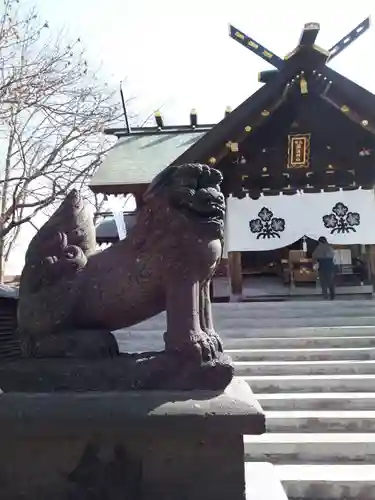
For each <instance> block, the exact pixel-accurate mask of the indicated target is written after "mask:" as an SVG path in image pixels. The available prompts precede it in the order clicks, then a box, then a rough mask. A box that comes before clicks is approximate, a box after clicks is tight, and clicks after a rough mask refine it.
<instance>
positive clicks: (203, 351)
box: [164, 331, 222, 362]
mask: <svg viewBox="0 0 375 500" xmlns="http://www.w3.org/2000/svg"><path fill="white" fill-rule="evenodd" d="M168 337H169V335H168V333H166V334H165V335H164V340H165V348H166V351H175V352H176V353H179V354H182V355H183V356H184V357H186V358H192V359H195V360H197V361H198V362H207V361H212V360H215V359H216V358H217V356H218V354H219V353H220V352H222V351H219V350H218V344H217V339H218V340H219V338H218V337H217V338H216V337H215V336H211V335H208V334H207V333H205V332H203V331H201V332H197V333H194V334H193V335H190V337H189V338H188V339H187V340H185V341H182V342H181V343H175V342H173V343H170V342H168ZM220 347H221V343H220Z"/></svg>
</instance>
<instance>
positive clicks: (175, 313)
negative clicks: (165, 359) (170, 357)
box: [164, 278, 215, 362]
mask: <svg viewBox="0 0 375 500" xmlns="http://www.w3.org/2000/svg"><path fill="white" fill-rule="evenodd" d="M200 290H201V287H200V283H199V282H198V281H191V280H189V279H183V278H180V279H175V280H171V281H169V282H168V283H167V290H166V310H167V331H166V333H165V334H164V341H165V349H166V351H170V352H176V353H179V354H184V355H185V356H186V357H191V358H195V359H196V360H197V361H198V362H201V361H209V360H211V359H212V358H213V357H215V350H214V349H213V346H212V342H211V341H210V338H209V337H208V335H207V334H206V333H205V332H204V331H203V330H202V329H201V326H200V318H199V311H200V304H199V303H200Z"/></svg>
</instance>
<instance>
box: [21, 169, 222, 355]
mask: <svg viewBox="0 0 375 500" xmlns="http://www.w3.org/2000/svg"><path fill="white" fill-rule="evenodd" d="M221 180H222V176H221V174H220V172H218V171H217V170H215V169H212V168H210V167H208V166H206V165H200V164H186V165H181V166H170V167H168V168H166V169H165V170H164V171H162V172H161V173H160V174H159V175H158V176H157V177H156V178H155V179H154V181H153V182H152V183H151V185H150V187H149V189H148V190H147V192H146V193H145V195H144V204H143V206H142V208H141V209H140V211H139V213H138V216H137V222H136V224H135V226H134V227H133V228H132V229H131V230H130V231H129V233H128V236H127V238H126V239H125V240H122V241H120V242H118V243H116V244H114V245H112V246H111V247H110V248H108V249H106V250H104V251H102V252H99V253H95V229H94V226H93V223H92V221H91V219H90V217H89V215H88V214H87V212H86V210H85V209H84V205H83V202H82V200H81V197H80V196H79V193H78V192H77V191H72V192H71V193H70V194H69V195H68V196H67V198H66V199H65V201H64V202H63V203H62V205H61V206H60V207H59V209H58V210H57V211H56V212H55V213H54V215H52V217H51V218H50V219H49V221H48V222H47V223H46V224H45V225H44V226H43V227H42V228H41V229H40V231H39V232H38V233H37V234H36V235H35V237H34V238H33V240H32V241H31V243H30V246H29V248H28V251H27V254H26V262H25V268H24V270H23V273H22V277H21V283H20V301H19V311H18V324H19V331H20V334H21V336H22V337H23V338H24V339H33V341H36V342H42V341H43V339H48V338H49V337H50V336H59V335H64V332H67V331H74V332H75V335H79V334H80V331H88V330H105V329H107V330H111V331H112V330H115V329H118V328H122V327H127V326H131V325H134V324H136V323H138V322H140V321H143V320H145V319H147V318H150V317H152V316H154V315H156V314H158V313H159V312H161V311H163V310H167V318H168V319H167V328H166V333H165V344H166V351H167V352H179V353H185V354H186V355H189V356H192V357H195V358H197V359H198V358H199V359H201V360H202V359H205V360H209V359H212V358H214V357H215V356H216V355H217V353H218V352H220V351H221V343H220V340H219V338H218V336H217V335H216V333H215V330H214V327H213V323H212V314H211V304H210V300H209V282H210V278H211V277H212V274H213V273H214V271H215V269H216V267H217V265H218V263H219V261H220V258H221V254H222V239H223V226H224V214H225V201H224V196H223V195H222V193H221V192H220V188H219V184H220V182H221Z"/></svg>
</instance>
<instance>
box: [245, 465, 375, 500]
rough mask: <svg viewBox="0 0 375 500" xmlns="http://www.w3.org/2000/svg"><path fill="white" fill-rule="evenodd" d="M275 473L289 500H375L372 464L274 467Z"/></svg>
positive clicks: (374, 475)
mask: <svg viewBox="0 0 375 500" xmlns="http://www.w3.org/2000/svg"><path fill="white" fill-rule="evenodd" d="M247 467H248V464H246V465H245V471H246V476H247ZM275 472H276V474H277V476H278V478H279V479H280V480H281V483H282V485H283V487H284V489H285V491H286V494H287V496H288V498H289V500H373V499H374V498H375V465H365V464H362V465H346V464H344V465H332V464H327V463H325V464H321V465H311V464H308V465H276V466H275ZM269 500H271V498H270V499H269Z"/></svg>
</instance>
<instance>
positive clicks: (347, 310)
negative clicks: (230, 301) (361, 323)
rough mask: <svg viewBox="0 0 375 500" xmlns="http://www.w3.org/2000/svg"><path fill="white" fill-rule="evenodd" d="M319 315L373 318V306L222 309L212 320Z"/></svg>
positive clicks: (374, 307)
mask: <svg viewBox="0 0 375 500" xmlns="http://www.w3.org/2000/svg"><path fill="white" fill-rule="evenodd" d="M317 314H319V316H320V317H324V318H331V317H353V318H355V317H361V316H371V317H374V316H375V305H371V306H370V307H362V308H359V309H358V308H353V307H341V308H324V307H315V308H308V309H307V308H306V309H302V310H301V309H298V310H296V309H292V308H291V309H277V308H271V309H237V310H236V309H232V308H227V309H222V310H214V319H215V320H216V321H220V320H225V319H228V320H230V319H232V318H242V319H248V320H251V319H255V318H256V319H262V318H273V319H279V318H284V319H287V318H301V317H303V318H306V319H310V318H314V317H316V315H317Z"/></svg>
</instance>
